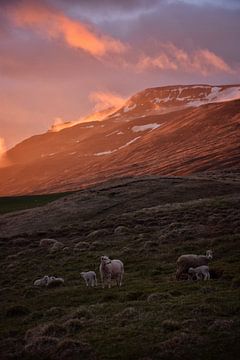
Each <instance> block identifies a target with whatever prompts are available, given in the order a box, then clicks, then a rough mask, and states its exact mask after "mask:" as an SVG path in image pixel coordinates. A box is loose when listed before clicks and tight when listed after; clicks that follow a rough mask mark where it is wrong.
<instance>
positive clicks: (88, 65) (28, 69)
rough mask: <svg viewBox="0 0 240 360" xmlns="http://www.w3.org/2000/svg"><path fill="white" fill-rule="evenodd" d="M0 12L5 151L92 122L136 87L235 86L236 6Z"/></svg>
mask: <svg viewBox="0 0 240 360" xmlns="http://www.w3.org/2000/svg"><path fill="white" fill-rule="evenodd" d="M0 10H1V11H0V40H1V41H0V52H1V58H0V81H1V87H0V136H1V138H2V139H4V141H5V144H6V148H7V149H9V148H11V147H12V146H14V145H15V144H17V143H18V142H19V141H21V140H23V139H25V138H27V137H29V136H31V135H34V134H38V133H43V132H45V131H47V130H48V129H51V130H52V131H59V129H62V128H64V127H69V126H72V125H73V124H76V123H79V122H82V121H83V122H84V121H91V120H102V119H103V118H104V116H105V114H111V113H112V112H114V111H116V110H117V109H119V108H120V107H121V106H122V105H123V104H124V101H125V100H126V99H127V98H128V97H129V96H131V95H132V94H134V93H136V92H138V91H141V90H143V89H144V88H149V87H154V86H164V85H170V84H233V83H235V84H237V83H239V82H240V71H239V69H240V50H239V47H238V46H237V44H238V34H239V33H240V25H239V24H240V22H239V17H240V6H239V2H238V1H237V0H232V1H229V2H224V1H213V0H208V1H200V0H199V1H197V0H196V1H194V0H188V1H180V0H172V1H168V0H154V1H151V2H149V1H147V0H129V1H121V2H116V1H111V0H107V1H104V2H99V1H97V0H93V1H90V2H86V1H76V0H72V1H65V0H59V1H57V0H45V1H38V0H36V1H34V0H13V1H2V2H1V3H0ZM156 106H157V105H156ZM107 108H108V110H107V111H106V113H101V111H102V110H103V109H107ZM109 108H111V109H109ZM99 111H100V113H99ZM52 125H53V127H52ZM2 151H3V150H2Z"/></svg>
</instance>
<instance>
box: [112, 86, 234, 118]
mask: <svg viewBox="0 0 240 360" xmlns="http://www.w3.org/2000/svg"><path fill="white" fill-rule="evenodd" d="M236 99H240V86H239V85H225V86H211V85H179V86H165V87H159V88H149V89H146V90H144V91H141V92H139V93H137V94H136V95H134V96H132V97H131V98H130V99H129V100H128V101H127V102H126V104H125V105H124V106H123V107H122V108H121V109H119V110H118V111H117V112H115V113H114V114H112V115H110V117H111V118H112V117H115V118H118V119H120V120H121V119H123V118H125V119H126V120H129V119H132V118H134V117H139V116H146V115H154V114H155V115H156V114H164V113H168V112H172V111H176V110H180V109H184V108H187V107H198V106H201V105H205V104H208V103H216V102H225V101H231V100H236ZM143 113H144V115H142V114H143Z"/></svg>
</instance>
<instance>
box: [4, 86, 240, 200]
mask: <svg viewBox="0 0 240 360" xmlns="http://www.w3.org/2000/svg"><path fill="white" fill-rule="evenodd" d="M239 94H240V86H209V85H194V86H168V87H162V88H152V89H146V90H144V91H142V92H139V93H137V94H136V95H134V96H132V97H131V98H130V99H129V100H128V101H127V103H126V104H125V105H124V106H123V107H122V108H121V109H120V110H118V112H117V113H114V114H111V115H110V116H107V117H106V118H105V120H101V121H90V122H88V123H83V124H82V123H80V124H75V126H71V127H67V128H64V129H62V130H61V131H56V132H54V131H49V132H47V133H45V134H41V135H36V136H33V137H31V138H29V139H26V140H25V141H23V142H22V143H20V144H18V145H17V146H15V147H14V148H13V149H10V150H9V151H8V152H7V157H8V159H9V162H10V164H11V166H9V167H8V168H4V169H0V170H1V174H0V195H10V194H25V193H34V192H35V193H36V192H37V193H39V192H56V191H66V190H74V189H79V188H80V187H83V186H88V185H91V184H93V183H96V182H100V181H105V180H106V179H110V178H113V177H119V176H138V175H144V174H163V175H169V174H171V175H184V174H191V173H194V172H196V171H202V170H205V169H216V168H217V169H218V168H225V167H231V166H235V167H239V164H240V154H239V137H240V133H239V123H240V101H231V100H234V99H240V96H239ZM205 104H208V106H201V105H205ZM126 108H127V110H128V111H127V112H126ZM124 110H125V111H124ZM226 139H227V141H226Z"/></svg>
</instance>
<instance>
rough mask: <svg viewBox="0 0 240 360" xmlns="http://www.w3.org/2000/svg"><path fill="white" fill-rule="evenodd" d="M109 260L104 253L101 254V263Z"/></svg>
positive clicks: (107, 262)
mask: <svg viewBox="0 0 240 360" xmlns="http://www.w3.org/2000/svg"><path fill="white" fill-rule="evenodd" d="M110 262H111V260H110V259H109V257H108V256H106V255H104V256H101V263H103V264H109V263H110Z"/></svg>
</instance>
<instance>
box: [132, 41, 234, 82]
mask: <svg viewBox="0 0 240 360" xmlns="http://www.w3.org/2000/svg"><path fill="white" fill-rule="evenodd" d="M160 49H161V50H160V53H159V54H158V55H155V56H149V55H141V57H140V59H139V61H138V63H137V67H136V68H137V71H144V70H147V69H149V68H158V69H161V70H173V71H177V70H180V71H184V72H190V73H193V72H196V71H197V72H198V73H200V74H201V75H203V76H207V75H209V74H212V73H218V72H224V73H228V74H233V73H234V70H233V69H231V67H230V66H229V65H228V64H227V63H226V62H225V61H224V60H223V59H222V58H221V57H219V56H218V55H216V54H215V53H214V52H212V51H210V50H208V49H199V50H194V51H192V52H187V51H185V50H183V49H181V48H178V47H177V46H175V45H174V44H172V43H161V44H160Z"/></svg>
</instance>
